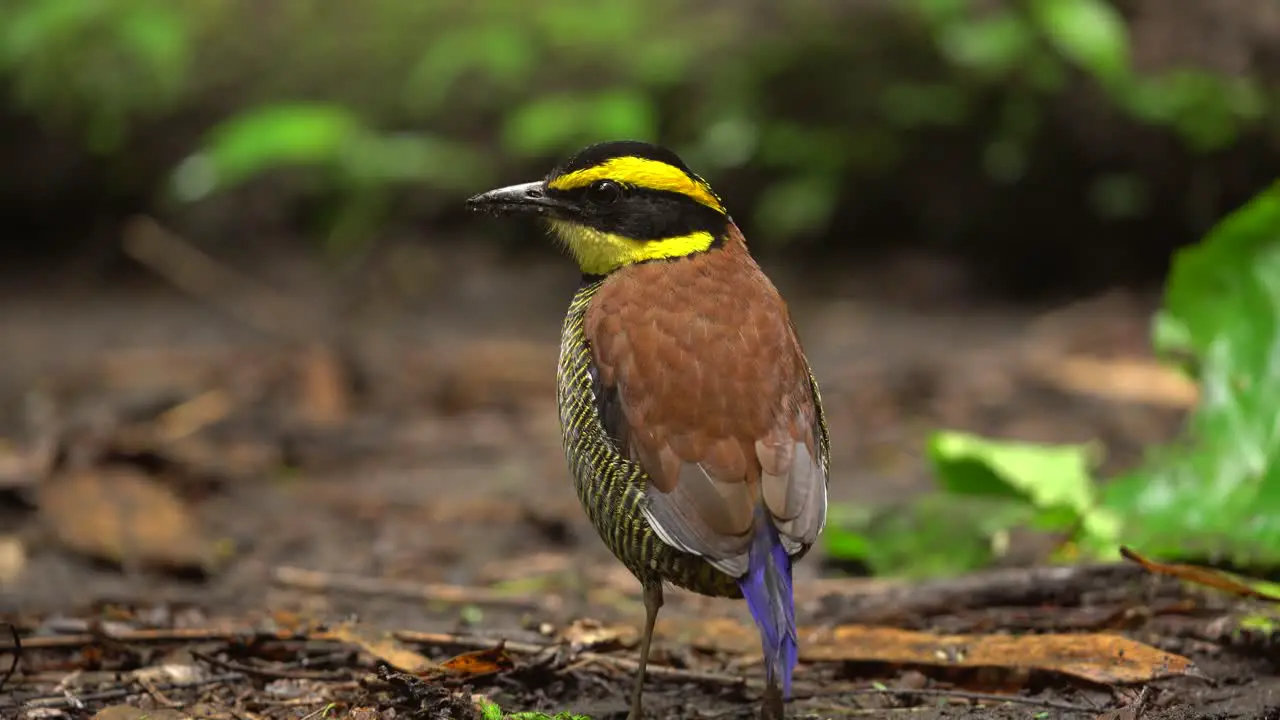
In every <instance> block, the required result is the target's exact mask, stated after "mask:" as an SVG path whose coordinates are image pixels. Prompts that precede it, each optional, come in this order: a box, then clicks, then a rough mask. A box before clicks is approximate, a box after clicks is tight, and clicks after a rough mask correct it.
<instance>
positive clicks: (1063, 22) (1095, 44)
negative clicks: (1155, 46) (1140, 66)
mask: <svg viewBox="0 0 1280 720" xmlns="http://www.w3.org/2000/svg"><path fill="white" fill-rule="evenodd" d="M1031 14H1032V17H1033V18H1034V19H1035V21H1036V23H1037V24H1038V25H1039V26H1040V28H1041V30H1043V31H1044V32H1045V33H1046V34H1047V35H1048V36H1049V39H1050V41H1051V42H1052V43H1053V44H1054V46H1056V47H1057V48H1058V51H1059V52H1061V53H1062V54H1063V55H1066V56H1067V57H1068V58H1070V59H1071V60H1072V61H1074V62H1075V63H1077V64H1079V65H1080V66H1081V67H1083V68H1085V69H1086V70H1088V71H1089V72H1091V73H1093V75H1094V76H1095V77H1097V78H1098V79H1099V80H1102V81H1104V82H1118V81H1122V80H1123V79H1125V78H1126V77H1128V75H1129V33H1128V28H1127V27H1126V26H1125V23H1124V18H1123V17H1122V16H1121V15H1120V13H1119V11H1117V10H1116V9H1115V8H1114V7H1112V6H1111V4H1110V3H1108V2H1106V0H1034V1H1033V2H1032V3H1031Z"/></svg>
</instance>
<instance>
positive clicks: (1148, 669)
mask: <svg viewBox="0 0 1280 720" xmlns="http://www.w3.org/2000/svg"><path fill="white" fill-rule="evenodd" d="M800 659H801V660H806V661H810V662H813V661H819V662H840V661H857V662H883V663H890V664H896V665H930V666H936V667H1003V668H1021V669H1027V670H1040V671H1044V672H1053V673H1060V674H1063V675H1070V676H1072V677H1076V678H1080V679H1082V680H1088V681H1090V682H1095V683H1099V684H1103V685H1119V684H1125V683H1139V682H1147V681H1150V680H1155V679H1157V678H1162V677H1170V676H1176V675H1196V674H1198V671H1197V669H1196V667H1195V665H1194V664H1192V662H1191V661H1190V660H1188V659H1187V658H1185V657H1182V656H1181V655H1174V654H1172V653H1167V652H1164V651H1162V650H1158V649H1156V648H1154V647H1151V646H1150V645H1144V644H1142V643H1140V642H1137V641H1135V640H1130V639H1128V638H1126V637H1122V636H1120V635H1112V634H1105V633H1096V634H1084V635H1021V636H1018V635H934V634H931V633H923V632H915V631H911V630H898V629H895V628H881V627H868V626H861V625H844V626H841V627H837V628H835V629H833V630H813V631H810V632H804V631H803V630H802V632H801V635H800Z"/></svg>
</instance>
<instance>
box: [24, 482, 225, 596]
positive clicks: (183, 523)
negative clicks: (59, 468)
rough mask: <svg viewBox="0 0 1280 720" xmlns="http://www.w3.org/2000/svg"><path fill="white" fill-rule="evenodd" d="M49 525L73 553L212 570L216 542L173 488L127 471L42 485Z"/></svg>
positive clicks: (43, 510) (42, 508)
mask: <svg viewBox="0 0 1280 720" xmlns="http://www.w3.org/2000/svg"><path fill="white" fill-rule="evenodd" d="M38 501H39V505H40V513H41V515H42V517H43V520H44V522H45V523H46V524H47V525H48V526H49V528H50V529H51V530H52V533H53V535H54V537H55V538H56V539H57V540H58V541H59V542H60V543H62V544H63V545H64V546H65V547H67V548H68V549H70V550H72V551H74V552H77V553H81V554H83V555H87V556H89V557H93V558H97V559H101V560H106V561H109V562H112V563H116V564H128V563H137V564H139V565H142V566H147V567H160V568H164V569H170V570H175V569H183V570H185V569H198V570H204V571H209V570H212V569H213V565H214V563H215V561H216V559H217V553H216V551H215V548H214V545H213V543H211V542H210V541H209V540H208V539H207V538H206V537H205V536H204V534H203V532H202V531H201V529H200V524H199V522H198V520H197V519H196V517H195V516H194V515H193V514H192V513H191V511H190V509H189V508H188V507H187V505H186V504H185V503H184V502H183V501H182V500H181V499H179V498H178V497H177V496H176V495H175V494H174V493H173V491H172V490H170V489H169V488H168V487H167V486H165V485H162V484H160V483H158V482H156V481H155V480H153V479H152V478H150V477H148V476H146V475H143V474H141V473H140V472H138V471H136V470H132V469H127V468H110V469H95V470H86V471H81V472H77V473H74V474H70V475H64V476H62V477H58V478H54V479H51V480H49V481H48V482H45V483H42V484H41V485H40V489H39V494H38Z"/></svg>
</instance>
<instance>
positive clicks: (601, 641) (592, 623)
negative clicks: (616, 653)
mask: <svg viewBox="0 0 1280 720" xmlns="http://www.w3.org/2000/svg"><path fill="white" fill-rule="evenodd" d="M560 639H561V640H563V641H564V642H567V643H569V646H570V647H572V648H573V649H574V650H587V649H595V650H613V649H616V648H623V647H633V646H635V644H636V642H637V641H638V640H639V639H640V632H639V630H638V629H637V628H636V627H635V626H633V625H605V624H604V623H602V622H600V621H599V620H592V619H591V618H582V619H579V620H574V621H573V623H572V624H571V625H569V627H567V628H565V629H564V630H563V631H562V632H561V633H560Z"/></svg>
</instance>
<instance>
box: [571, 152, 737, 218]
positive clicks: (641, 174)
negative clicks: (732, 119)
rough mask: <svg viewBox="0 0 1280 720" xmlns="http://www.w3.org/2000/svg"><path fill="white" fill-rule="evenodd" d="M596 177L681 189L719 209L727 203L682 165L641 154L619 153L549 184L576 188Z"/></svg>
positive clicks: (661, 189) (655, 187)
mask: <svg viewBox="0 0 1280 720" xmlns="http://www.w3.org/2000/svg"><path fill="white" fill-rule="evenodd" d="M597 180H614V181H617V182H620V183H624V184H626V185H633V186H635V187H639V188H645V189H648V190H659V191H664V192H674V193H680V194H681V195H684V196H686V197H688V198H691V199H693V200H695V201H697V202H699V203H702V204H703V205H706V206H707V207H709V208H711V209H712V210H715V211H716V212H719V213H724V206H723V205H722V204H721V203H720V199H719V198H717V197H716V195H715V193H713V192H711V188H710V187H708V186H707V184H706V183H704V182H699V181H698V180H695V179H694V178H691V177H689V176H688V175H686V174H685V173H684V172H683V171H681V170H680V168H677V167H672V166H671V165H668V164H666V163H664V162H659V161H657V160H647V159H645V158H638V157H616V158H613V159H611V160H606V161H604V162H602V163H600V164H599V165H595V166H592V167H589V168H585V169H583V170H575V171H574V172H571V173H566V174H564V175H561V176H560V177H558V178H555V179H554V180H552V181H551V182H550V183H547V186H548V187H550V188H551V189H552V190H576V189H578V188H583V187H586V186H588V185H590V184H591V183H593V182H595V181H597Z"/></svg>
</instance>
